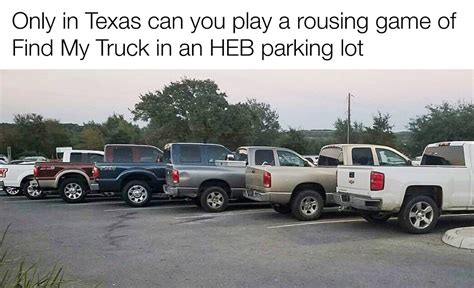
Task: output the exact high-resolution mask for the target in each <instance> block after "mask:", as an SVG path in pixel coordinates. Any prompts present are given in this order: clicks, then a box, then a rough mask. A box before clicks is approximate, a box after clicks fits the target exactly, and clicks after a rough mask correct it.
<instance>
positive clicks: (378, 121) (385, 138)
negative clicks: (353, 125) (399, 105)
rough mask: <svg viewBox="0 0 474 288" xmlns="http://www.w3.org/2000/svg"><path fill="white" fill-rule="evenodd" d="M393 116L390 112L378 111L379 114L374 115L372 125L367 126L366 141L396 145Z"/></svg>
mask: <svg viewBox="0 0 474 288" xmlns="http://www.w3.org/2000/svg"><path fill="white" fill-rule="evenodd" d="M391 117H392V116H391V115H390V114H389V113H386V114H382V113H381V112H380V111H378V114H377V115H376V116H373V123H372V127H366V128H365V131H364V133H363V138H364V142H366V143H371V144H379V145H386V146H391V147H394V146H395V140H396V137H395V134H393V132H392V128H393V125H391V124H390V118H391Z"/></svg>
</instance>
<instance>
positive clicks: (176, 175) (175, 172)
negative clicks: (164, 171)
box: [171, 169, 179, 184]
mask: <svg viewBox="0 0 474 288" xmlns="http://www.w3.org/2000/svg"><path fill="white" fill-rule="evenodd" d="M171 179H172V180H173V183H174V184H178V183H179V171H178V170H176V169H173V170H172V171H171Z"/></svg>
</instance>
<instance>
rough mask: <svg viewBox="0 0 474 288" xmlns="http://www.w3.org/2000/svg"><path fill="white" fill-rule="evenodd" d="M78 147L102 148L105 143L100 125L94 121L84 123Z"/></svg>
mask: <svg viewBox="0 0 474 288" xmlns="http://www.w3.org/2000/svg"><path fill="white" fill-rule="evenodd" d="M79 138H80V140H79V141H80V142H79V147H80V148H82V149H90V150H103V149H104V145H105V138H104V133H103V132H102V129H101V125H100V124H97V123H95V122H93V121H92V122H89V123H87V124H84V127H83V129H82V131H81V133H80V136H79Z"/></svg>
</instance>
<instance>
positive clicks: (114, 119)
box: [102, 114, 140, 144]
mask: <svg viewBox="0 0 474 288" xmlns="http://www.w3.org/2000/svg"><path fill="white" fill-rule="evenodd" d="M102 133H103V135H104V139H105V142H106V143H114V144H128V143H138V142H140V128H139V127H138V126H137V125H134V124H132V123H130V122H128V121H127V120H125V118H124V117H123V115H117V114H114V115H112V116H109V118H107V121H105V123H104V124H102Z"/></svg>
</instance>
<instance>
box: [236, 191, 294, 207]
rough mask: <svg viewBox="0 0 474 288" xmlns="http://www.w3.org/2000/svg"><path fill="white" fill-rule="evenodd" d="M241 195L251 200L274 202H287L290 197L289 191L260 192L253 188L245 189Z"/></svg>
mask: <svg viewBox="0 0 474 288" xmlns="http://www.w3.org/2000/svg"><path fill="white" fill-rule="evenodd" d="M243 196H244V197H245V198H247V199H250V200H253V201H258V202H271V203H275V204H288V203H289V202H290V199H291V193H290V192H262V191H258V190H254V189H247V190H245V191H244V193H243Z"/></svg>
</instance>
